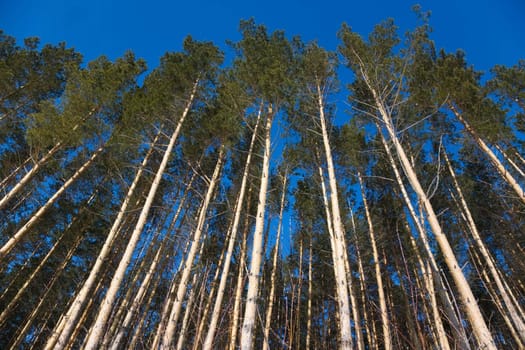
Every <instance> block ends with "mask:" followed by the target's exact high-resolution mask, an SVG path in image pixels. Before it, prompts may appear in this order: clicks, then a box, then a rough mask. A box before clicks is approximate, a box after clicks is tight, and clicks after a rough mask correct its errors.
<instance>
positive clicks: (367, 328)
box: [350, 209, 377, 349]
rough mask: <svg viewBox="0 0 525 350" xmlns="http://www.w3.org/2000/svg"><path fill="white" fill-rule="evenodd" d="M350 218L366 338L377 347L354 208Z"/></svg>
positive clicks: (371, 346) (371, 344)
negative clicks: (369, 310) (372, 327)
mask: <svg viewBox="0 0 525 350" xmlns="http://www.w3.org/2000/svg"><path fill="white" fill-rule="evenodd" d="M350 219H351V222H352V229H353V233H354V245H355V252H356V255H357V256H356V258H357V271H358V272H359V292H360V296H361V300H360V304H361V307H362V308H363V321H364V326H365V333H366V340H367V342H368V346H369V348H371V349H376V348H377V343H376V342H375V339H374V338H372V335H373V334H374V333H375V332H373V331H372V329H371V325H372V326H373V321H371V320H370V316H369V315H368V308H367V303H366V285H365V283H366V276H365V273H364V269H363V262H362V260H361V252H360V250H359V243H358V238H357V230H356V225H355V218H354V213H353V211H352V209H350Z"/></svg>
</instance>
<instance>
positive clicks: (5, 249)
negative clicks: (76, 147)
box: [0, 145, 104, 261]
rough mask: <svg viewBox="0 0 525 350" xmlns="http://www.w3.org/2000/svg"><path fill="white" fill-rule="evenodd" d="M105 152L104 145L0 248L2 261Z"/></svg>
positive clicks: (0, 259)
mask: <svg viewBox="0 0 525 350" xmlns="http://www.w3.org/2000/svg"><path fill="white" fill-rule="evenodd" d="M103 150H104V145H102V146H100V147H99V148H98V149H97V150H96V151H95V152H94V153H93V154H92V155H91V157H90V158H89V159H88V160H87V161H86V162H85V163H84V164H83V165H82V166H81V167H80V168H79V169H78V170H77V171H76V172H75V173H74V174H73V175H72V176H71V177H70V178H69V179H68V180H67V181H66V182H64V184H62V186H61V187H60V188H59V189H58V190H57V191H56V192H55V193H54V194H53V195H52V196H51V198H49V199H48V200H47V202H46V204H44V205H43V206H42V207H40V209H38V211H37V212H36V213H35V214H33V216H31V218H30V219H29V220H28V221H27V222H26V223H25V224H24V226H22V227H21V228H20V229H19V230H18V231H17V232H16V233H15V234H14V235H13V236H12V237H11V238H10V239H9V240H8V241H7V242H6V243H5V244H4V245H3V246H2V248H0V261H2V260H3V259H4V258H5V256H6V255H7V254H8V253H9V252H10V251H11V250H12V249H13V248H14V246H15V245H16V244H17V243H18V242H19V241H20V240H21V239H22V238H23V237H24V236H25V234H26V233H27V232H28V231H29V229H30V228H32V227H33V225H34V224H35V223H36V222H37V221H38V220H39V219H40V218H41V217H42V216H43V215H44V213H45V212H46V211H47V210H48V209H49V208H50V207H51V206H52V205H53V204H54V203H55V202H56V201H57V199H58V198H59V197H60V196H61V195H62V193H64V192H65V191H66V190H67V189H68V188H69V186H71V185H72V184H73V183H74V182H75V181H76V180H77V179H78V178H79V177H80V175H82V174H83V173H84V171H86V170H87V169H88V168H89V167H90V166H91V164H93V162H94V161H95V159H96V158H97V157H98V156H99V155H100V154H101V153H102V151H103Z"/></svg>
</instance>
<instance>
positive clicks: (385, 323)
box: [357, 172, 392, 350]
mask: <svg viewBox="0 0 525 350" xmlns="http://www.w3.org/2000/svg"><path fill="white" fill-rule="evenodd" d="M357 177H358V180H359V186H360V188H361V197H362V199H363V206H364V207H365V216H366V221H367V223H368V233H369V235H370V244H371V245H372V254H373V257H374V269H375V275H376V283H377V292H378V294H379V311H380V313H381V327H382V329H383V346H384V348H385V350H390V349H392V335H391V332H390V320H389V318H388V309H387V306H386V298H385V290H384V287H383V277H382V276H381V265H380V261H379V254H378V252H377V244H376V238H375V233H374V225H373V224H372V217H371V216H370V211H369V209H368V201H367V200H366V193H365V187H364V184H363V177H362V176H361V173H360V172H358V173H357Z"/></svg>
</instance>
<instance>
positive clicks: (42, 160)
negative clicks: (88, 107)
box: [0, 109, 95, 210]
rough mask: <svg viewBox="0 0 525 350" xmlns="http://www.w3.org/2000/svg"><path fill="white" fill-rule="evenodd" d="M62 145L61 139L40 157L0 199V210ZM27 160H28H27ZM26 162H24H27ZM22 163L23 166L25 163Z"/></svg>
mask: <svg viewBox="0 0 525 350" xmlns="http://www.w3.org/2000/svg"><path fill="white" fill-rule="evenodd" d="M93 113H95V109H93V110H92V111H91V112H90V113H89V114H88V116H87V117H85V118H84V120H85V119H87V118H88V117H90V116H92V115H93ZM79 126H80V124H76V125H75V126H74V127H73V129H72V131H75V130H77V129H78V127H79ZM62 146H63V143H62V141H59V142H57V143H56V144H55V145H54V146H53V147H52V148H51V149H50V150H49V151H47V153H46V154H45V155H44V156H42V158H40V159H39V160H38V161H37V162H36V163H35V164H34V165H33V167H32V168H31V170H29V171H28V172H27V173H25V175H24V176H23V177H22V178H21V179H20V180H19V181H18V182H17V184H16V185H15V186H13V188H11V190H10V191H9V192H8V193H7V194H6V195H5V196H4V197H3V198H2V199H0V210H1V209H3V208H4V207H5V206H6V204H7V203H8V202H9V200H11V199H12V198H13V197H14V196H15V195H16V194H17V193H18V192H19V191H20V190H21V189H22V188H23V187H24V186H25V185H27V183H28V182H29V181H30V180H31V179H32V178H33V176H35V174H36V173H37V172H38V170H39V169H40V168H41V167H42V166H43V165H44V164H45V163H46V162H47V161H48V160H49V159H51V157H52V156H53V155H55V153H57V152H58V151H59V150H60V149H62ZM26 162H27V161H26ZM26 162H24V164H26ZM24 164H22V166H23V165H24ZM18 169H19V168H17V169H16V170H15V172H14V173H15V174H16V171H17V170H18ZM4 181H5V179H4V180H3V181H2V183H4Z"/></svg>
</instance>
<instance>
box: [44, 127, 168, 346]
mask: <svg viewBox="0 0 525 350" xmlns="http://www.w3.org/2000/svg"><path fill="white" fill-rule="evenodd" d="M158 136H159V135H157V136H156V137H155V140H154V141H153V143H152V145H151V147H150V149H149V151H148V153H147V154H146V156H145V157H144V159H143V161H142V163H141V165H140V167H139V169H138V170H137V173H136V175H135V178H134V179H133V182H132V183H131V185H130V187H129V189H128V192H127V194H126V197H125V198H124V201H123V202H122V205H121V207H120V210H119V212H118V214H117V217H116V219H115V221H113V225H112V226H111V229H110V231H109V233H108V236H107V237H106V241H105V242H104V245H103V246H102V249H101V251H100V253H99V254H98V257H97V259H96V261H95V264H94V265H93V267H92V268H91V271H90V272H89V276H88V278H87V279H86V281H85V282H84V284H83V285H82V288H81V289H80V291H79V292H78V294H77V295H76V297H75V298H74V300H73V302H72V303H71V306H70V307H69V309H68V311H67V312H66V314H64V315H63V316H62V318H61V320H60V321H59V323H58V324H57V325H56V326H55V329H54V330H53V334H52V335H51V337H49V339H48V341H47V343H46V347H45V349H46V350H50V349H52V348H54V349H55V350H60V349H63V348H64V345H65V344H66V343H67V341H68V338H69V337H70V335H71V332H72V331H73V329H74V328H75V325H76V322H77V320H78V316H79V315H80V313H81V311H82V308H83V307H84V304H85V302H86V300H87V298H88V295H89V293H90V292H91V289H92V287H93V285H94V284H95V282H96V280H97V278H98V276H99V273H100V270H101V268H102V266H103V264H104V263H105V261H106V259H107V257H108V255H109V253H110V251H111V247H112V245H113V241H114V239H115V236H116V235H117V232H118V230H119V227H120V225H121V223H122V220H123V219H124V215H125V214H126V211H127V208H128V205H129V201H130V200H131V197H132V196H133V194H134V192H135V189H136V187H137V184H138V182H139V180H140V178H141V176H142V172H143V170H144V167H145V166H146V164H147V162H148V159H149V157H150V156H151V154H152V152H153V149H154V146H155V143H156V141H157V140H158Z"/></svg>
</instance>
